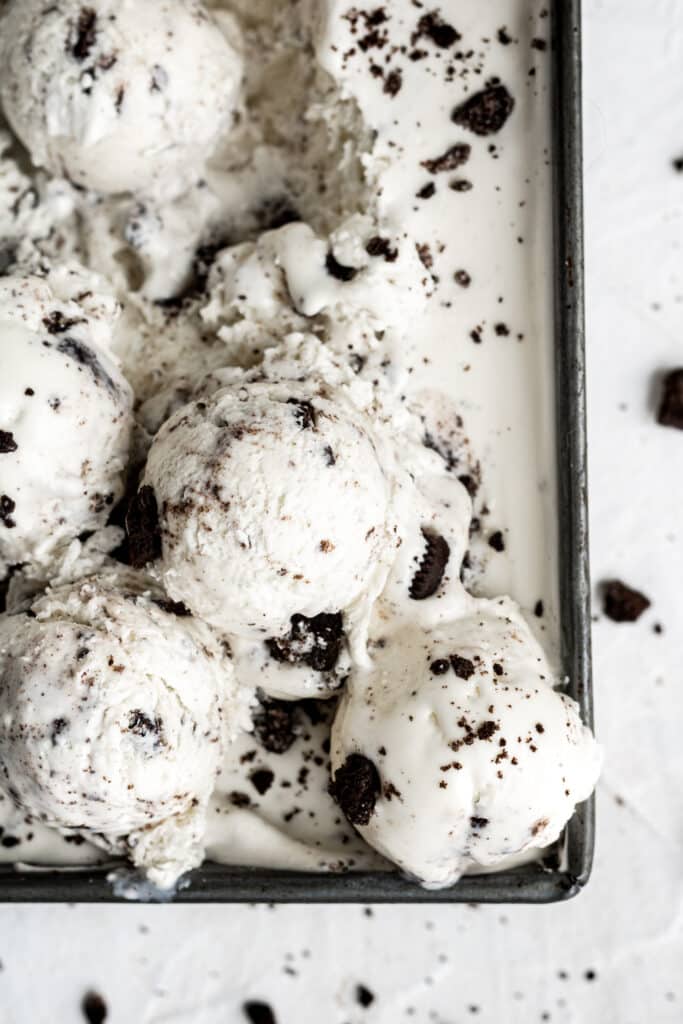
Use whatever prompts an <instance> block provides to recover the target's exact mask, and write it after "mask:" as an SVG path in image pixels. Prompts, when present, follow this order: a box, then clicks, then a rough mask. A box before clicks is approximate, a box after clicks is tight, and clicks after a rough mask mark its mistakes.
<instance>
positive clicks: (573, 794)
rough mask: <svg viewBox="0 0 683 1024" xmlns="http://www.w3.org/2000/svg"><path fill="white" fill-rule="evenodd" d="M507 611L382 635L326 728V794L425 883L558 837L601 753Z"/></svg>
mask: <svg viewBox="0 0 683 1024" xmlns="http://www.w3.org/2000/svg"><path fill="white" fill-rule="evenodd" d="M555 681H556V680H555V679H554V677H553V674H552V671H551V668H550V666H549V664H548V661H547V658H546V657H545V655H544V653H543V651H542V649H541V647H540V646H539V644H538V643H537V642H536V640H535V639H534V637H533V636H532V634H531V632H530V630H529V628H528V626H527V625H526V623H525V622H524V619H523V618H522V616H521V614H520V612H519V610H518V608H517V607H516V606H515V605H514V603H513V602H512V601H510V600H509V599H506V598H501V599H496V600H483V599H482V600H478V601H475V600H474V599H472V600H471V606H470V609H469V611H468V612H467V613H465V614H464V615H463V617H462V618H460V619H458V620H457V621H454V622H452V623H450V624H447V625H442V626H440V627H439V628H437V629H435V630H433V631H424V630H419V629H412V630H411V629H410V627H408V626H406V627H405V628H403V629H401V630H400V635H399V634H398V633H394V634H393V635H389V636H386V637H382V638H381V641H380V642H379V643H377V644H376V646H375V653H374V665H373V667H372V668H371V669H369V670H360V671H358V672H356V673H354V674H353V676H352V679H351V682H350V687H349V691H348V693H347V694H346V695H345V697H344V698H343V699H342V702H341V704H340V707H339V711H338V713H337V717H336V719H335V722H334V726H333V730H332V774H333V787H334V791H335V794H336V797H337V800H338V802H339V803H340V805H341V807H342V809H343V810H344V812H345V814H346V815H347V817H348V818H349V819H350V820H351V821H352V823H353V824H355V825H356V827H357V828H358V829H359V831H360V833H361V835H362V836H363V837H364V839H366V840H367V842H369V843H370V844H371V845H372V846H373V847H374V848H375V849H376V850H378V851H379V852H380V853H382V854H384V856H386V857H388V858H389V859H390V860H392V861H394V862H395V863H396V864H397V865H398V866H399V867H400V868H402V869H403V871H405V872H406V873H407V874H409V875H410V876H412V877H414V878H417V879H418V880H420V881H421V882H422V883H423V884H424V885H425V886H427V887H428V888H433V889H437V888H443V887H445V886H448V885H451V884H453V883H454V882H456V881H457V879H458V878H459V877H460V875H461V874H462V873H463V872H464V871H465V870H467V869H471V868H473V867H489V866H491V865H495V864H497V863H500V862H501V861H504V860H505V859H506V858H508V857H511V856H514V855H517V854H520V853H523V852H524V851H527V850H530V849H532V848H534V847H543V846H547V845H548V844H549V843H551V842H553V841H554V840H555V839H557V837H558V835H559V834H560V831H561V830H562V828H563V826H564V825H565V823H566V822H567V820H568V819H569V817H570V816H571V814H572V813H573V811H574V808H575V806H576V804H577V803H580V802H581V801H583V800H585V799H586V798H587V797H588V796H589V795H590V793H591V792H592V790H593V787H594V786H595V782H596V780H597V777H598V772H599V768H600V760H601V756H600V750H599V748H598V746H597V744H596V743H595V740H594V739H593V737H592V735H591V733H590V731H589V729H588V728H586V727H585V726H584V725H583V724H582V722H581V719H580V716H579V711H578V707H577V705H576V704H575V702H574V701H573V700H571V699H570V698H569V697H567V696H565V695H564V694H562V693H560V692H558V691H557V690H555V689H554V688H553V684H554V683H555Z"/></svg>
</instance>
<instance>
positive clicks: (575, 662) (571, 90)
mask: <svg viewBox="0 0 683 1024" xmlns="http://www.w3.org/2000/svg"><path fill="white" fill-rule="evenodd" d="M552 13H553V26H554V28H553V36H554V39H553V67H554V74H553V83H554V95H553V124H554V129H553V131H554V139H553V144H554V161H553V163H554V172H555V176H554V188H553V193H554V218H555V236H554V258H555V282H556V284H555V344H556V359H555V374H556V385H557V386H556V394H557V399H556V434H557V456H558V488H559V494H558V508H559V518H560V523H559V526H560V530H559V538H560V542H559V543H560V547H559V562H560V621H561V656H562V665H563V671H564V673H565V674H566V675H567V676H568V677H569V679H570V680H571V684H570V686H569V693H570V694H571V696H572V697H574V698H575V699H576V700H577V701H578V702H579V704H580V706H581V711H582V714H583V717H584V720H585V721H586V722H588V723H589V724H592V692H591V659H590V642H591V637H590V581H589V572H588V514H587V489H586V488H587V482H586V427H585V408H584V400H585V393H584V392H585V358H584V319H583V220H582V177H581V37H580V16H581V4H580V0H555V3H554V4H553V12H552ZM594 830H595V825H594V801H593V799H592V798H591V799H590V800H589V801H587V802H586V803H585V804H583V805H582V806H581V807H579V808H578V809H577V811H576V813H575V815H574V817H573V818H572V819H571V821H570V822H569V824H568V826H567V828H566V830H565V835H564V838H563V843H562V845H563V851H562V856H561V857H560V856H558V855H557V854H552V853H551V854H550V856H548V857H546V858H545V860H544V861H543V862H538V863H533V864H528V865H526V866H524V867H519V868H515V869H513V870H509V871H505V872H496V873H493V874H486V875H476V876H468V877H465V878H463V879H461V881H460V882H458V884H457V885H456V886H454V887H453V888H451V889H446V890H441V891H439V892H429V891H427V890H425V889H422V888H420V887H419V886H418V885H416V884H414V883H411V882H408V881H406V880H405V879H403V878H401V877H400V876H399V875H398V874H394V873H358V874H356V873H354V874H348V875H317V874H310V873H303V872H285V871H265V870H260V869H251V868H226V867H223V866H221V865H217V864H211V863H207V864H205V865H203V866H202V867H201V868H200V869H198V870H197V871H195V872H194V873H193V875H192V877H191V883H190V885H189V886H188V887H187V888H185V889H183V890H181V891H180V892H179V893H178V894H177V896H176V897H175V901H176V902H180V903H191V902H205V903H221V902H226V903H227V902H258V901H264V902H269V903H273V902H295V903H381V902H383V903H550V902H555V901H559V900H564V899H568V898H569V897H571V896H573V895H575V894H576V893H577V892H579V890H580V889H581V888H582V887H583V886H584V885H585V884H586V882H587V881H588V878H589V875H590V871H591V864H592V859H593V844H594ZM105 876H106V871H104V870H101V869H100V870H92V869H86V870H73V869H71V870H69V871H66V872H51V871H23V872H22V871H16V870H14V869H13V868H12V867H11V866H10V867H6V868H2V869H0V900H3V901H12V902H20V901H31V902H116V901H117V900H118V899H119V897H117V896H116V895H115V894H114V892H113V890H112V887H111V885H110V884H109V882H107V880H106V877H105Z"/></svg>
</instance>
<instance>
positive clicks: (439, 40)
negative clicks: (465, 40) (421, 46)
mask: <svg viewBox="0 0 683 1024" xmlns="http://www.w3.org/2000/svg"><path fill="white" fill-rule="evenodd" d="M422 37H426V38H427V39H431V41H432V42H433V43H434V44H435V45H436V46H438V47H439V49H441V50H447V49H449V47H451V46H453V44H454V43H457V42H458V40H459V39H462V36H461V34H460V33H459V32H458V30H457V29H455V28H453V26H452V25H450V24H449V23H448V22H447V21H444V20H443V19H442V18H441V17H440V15H439V13H438V11H430V12H429V14H423V15H422V17H421V18H420V20H419V21H418V23H417V28H416V30H415V31H414V32H413V34H412V35H411V37H410V42H411V43H412V44H413V46H414V45H415V43H416V42H417V41H418V40H419V39H420V38H422Z"/></svg>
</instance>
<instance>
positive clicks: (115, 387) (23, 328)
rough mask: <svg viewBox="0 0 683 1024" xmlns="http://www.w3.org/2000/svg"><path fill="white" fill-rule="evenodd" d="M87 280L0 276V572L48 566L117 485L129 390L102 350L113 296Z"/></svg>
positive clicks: (111, 499)
mask: <svg viewBox="0 0 683 1024" xmlns="http://www.w3.org/2000/svg"><path fill="white" fill-rule="evenodd" d="M93 284H94V280H93V278H92V276H91V275H81V274H80V273H79V272H77V271H75V270H74V271H69V270H68V269H64V270H62V271H60V272H59V273H58V274H54V275H51V276H50V277H49V278H48V279H43V278H39V277H35V276H26V277H6V278H0V346H1V348H2V373H1V374H0V576H1V575H3V568H6V567H7V566H8V565H13V564H18V563H29V564H31V565H32V566H37V567H40V568H44V567H45V566H47V565H49V563H50V562H51V560H52V559H53V558H54V556H55V555H56V553H58V552H59V551H60V549H61V548H62V547H63V546H64V545H65V544H66V543H68V542H69V541H70V540H72V539H73V538H74V537H76V536H77V535H78V534H80V533H82V532H83V531H86V530H93V529H96V528H97V527H98V526H101V525H103V523H104V522H105V520H106V518H107V516H108V515H109V512H110V511H111V508H112V506H113V505H114V503H115V502H116V501H117V499H118V498H119V497H120V495H121V492H122V489H123V472H124V469H125V466H126V460H127V455H128V447H129V441H130V434H131V428H132V422H133V418H132V404H133V397H132V392H131V389H130V387H129V385H128V383H127V381H126V380H125V378H124V377H123V375H122V374H121V372H120V370H119V368H118V365H117V363H116V361H115V359H114V357H113V356H112V354H111V352H110V351H109V350H108V348H107V342H108V340H109V338H110V337H111V329H112V326H113V323H114V321H115V320H116V316H117V303H116V302H115V300H113V299H112V298H111V297H109V296H107V295H106V294H101V295H98V294H96V293H95V292H94V291H93V290H92V288H93ZM73 292H76V293H80V298H79V299H77V298H73V297H70V295H71V294H72V293H73Z"/></svg>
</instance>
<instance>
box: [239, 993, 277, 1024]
mask: <svg viewBox="0 0 683 1024" xmlns="http://www.w3.org/2000/svg"><path fill="white" fill-rule="evenodd" d="M242 1009H243V1010H244V1015H245V1017H246V1018H247V1020H248V1021H249V1024H277V1020H276V1018H275V1014H274V1012H273V1008H272V1006H270V1005H269V1004H268V1003H263V1002H261V1001H260V1000H258V999H250V1000H249V1002H247V1003H244V1005H243V1006H242Z"/></svg>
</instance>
